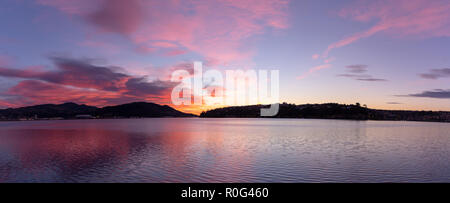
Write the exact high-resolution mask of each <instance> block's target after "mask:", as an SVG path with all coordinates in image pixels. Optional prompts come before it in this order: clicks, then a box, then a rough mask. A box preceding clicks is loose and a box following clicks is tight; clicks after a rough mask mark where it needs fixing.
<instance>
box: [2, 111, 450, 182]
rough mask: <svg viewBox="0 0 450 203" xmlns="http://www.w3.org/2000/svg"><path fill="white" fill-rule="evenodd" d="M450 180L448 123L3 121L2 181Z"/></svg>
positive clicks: (277, 120) (241, 120)
mask: <svg viewBox="0 0 450 203" xmlns="http://www.w3.org/2000/svg"><path fill="white" fill-rule="evenodd" d="M336 181H338V182H450V124H448V123H422V122H389V121H341V120H303V119H201V118H155V119H127V120H74V121H33V122H0V182H336Z"/></svg>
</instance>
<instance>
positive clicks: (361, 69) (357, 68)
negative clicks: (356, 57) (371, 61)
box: [337, 64, 388, 82]
mask: <svg viewBox="0 0 450 203" xmlns="http://www.w3.org/2000/svg"><path fill="white" fill-rule="evenodd" d="M345 68H346V71H347V72H349V73H344V74H339V75H337V76H338V77H347V78H353V79H355V80H358V81H365V82H384V81H388V80H386V79H382V78H374V77H373V76H371V75H369V74H363V73H366V72H367V71H368V70H367V69H368V66H367V65H362V64H358V65H349V66H346V67H345Z"/></svg>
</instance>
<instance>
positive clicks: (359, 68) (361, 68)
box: [345, 65, 367, 73]
mask: <svg viewBox="0 0 450 203" xmlns="http://www.w3.org/2000/svg"><path fill="white" fill-rule="evenodd" d="M345 68H346V69H347V71H348V72H351V73H364V72H367V65H349V66H346V67H345Z"/></svg>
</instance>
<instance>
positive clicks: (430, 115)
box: [200, 103, 450, 122]
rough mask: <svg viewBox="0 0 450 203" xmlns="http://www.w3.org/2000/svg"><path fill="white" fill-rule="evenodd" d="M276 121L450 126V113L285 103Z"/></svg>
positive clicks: (241, 111) (218, 113) (254, 110)
mask: <svg viewBox="0 0 450 203" xmlns="http://www.w3.org/2000/svg"><path fill="white" fill-rule="evenodd" d="M261 108H269V105H251V106H237V107H225V108H218V109H213V110H209V111H206V112H202V113H201V114H200V117H204V118H230V117H232V118H259V117H261V116H260V110H261ZM272 118H311V119H348V120H405V121H435V122H450V112H444V111H396V110H376V109H369V108H367V107H366V106H365V105H364V106H361V105H360V104H359V103H356V104H350V105H346V104H337V103H326V104H303V105H295V104H288V103H282V104H280V108H279V112H278V114H277V115H275V116H273V117H272Z"/></svg>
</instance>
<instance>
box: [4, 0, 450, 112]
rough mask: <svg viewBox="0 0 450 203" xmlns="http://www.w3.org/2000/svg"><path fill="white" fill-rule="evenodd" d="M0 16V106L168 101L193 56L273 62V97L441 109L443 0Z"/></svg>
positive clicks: (225, 0)
mask: <svg viewBox="0 0 450 203" xmlns="http://www.w3.org/2000/svg"><path fill="white" fill-rule="evenodd" d="M0 26H1V28H0V108H11V107H21V106H28V105H36V104H46V103H64V102H76V103H80V104H88V105H94V106H99V107H101V106H108V105H117V104H123V103H128V102H134V101H147V102H155V103H158V104H167V105H172V104H171V100H170V94H171V91H172V89H173V87H174V86H175V85H176V84H174V83H173V82H171V81H170V76H171V73H172V72H173V71H175V70H179V69H186V70H192V66H193V62H194V61H201V62H203V64H204V69H205V70H208V69H215V70H220V71H223V70H227V69H244V70H245V69H265V70H279V71H280V72H279V75H280V102H288V103H296V104H304V103H326V102H336V103H346V104H354V103H356V102H359V103H361V104H366V105H367V106H368V107H369V108H376V109H399V110H447V111H450V1H449V0H341V1H334V0H291V1H290V0H240V1H237V0H208V1H206V0H197V1H194V0H165V1H159V0H127V1H123V0H77V1H72V0H2V1H1V2H0ZM172 106H173V105H172ZM174 107H175V108H177V109H180V110H182V111H186V112H191V113H199V112H201V111H203V110H206V109H211V108H213V107H211V106H205V105H203V106H174Z"/></svg>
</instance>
